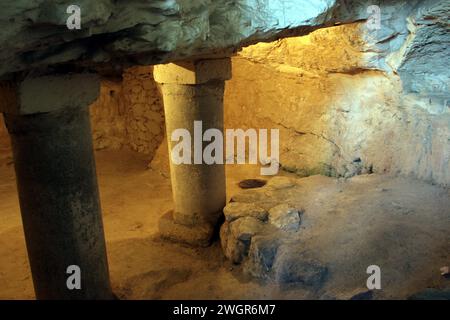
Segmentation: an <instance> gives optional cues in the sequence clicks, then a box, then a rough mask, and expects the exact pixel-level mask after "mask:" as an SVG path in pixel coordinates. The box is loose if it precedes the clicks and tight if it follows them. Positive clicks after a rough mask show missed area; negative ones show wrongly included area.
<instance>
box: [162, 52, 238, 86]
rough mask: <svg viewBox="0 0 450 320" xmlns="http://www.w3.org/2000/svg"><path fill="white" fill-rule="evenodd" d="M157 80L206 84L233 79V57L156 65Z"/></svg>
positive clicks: (185, 83)
mask: <svg viewBox="0 0 450 320" xmlns="http://www.w3.org/2000/svg"><path fill="white" fill-rule="evenodd" d="M153 75H154V78H155V81H156V82H158V83H160V84H182V85H183V84H184V85H195V84H205V83H207V82H210V81H215V80H219V81H225V80H230V79H231V59H230V58H222V59H208V60H196V61H181V62H176V63H168V64H161V65H156V66H155V67H154V69H153Z"/></svg>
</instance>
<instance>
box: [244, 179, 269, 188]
mask: <svg viewBox="0 0 450 320" xmlns="http://www.w3.org/2000/svg"><path fill="white" fill-rule="evenodd" d="M266 183H267V181H266V180H262V179H246V180H242V181H241V182H239V187H240V188H241V189H256V188H261V187H264V186H265V185H266Z"/></svg>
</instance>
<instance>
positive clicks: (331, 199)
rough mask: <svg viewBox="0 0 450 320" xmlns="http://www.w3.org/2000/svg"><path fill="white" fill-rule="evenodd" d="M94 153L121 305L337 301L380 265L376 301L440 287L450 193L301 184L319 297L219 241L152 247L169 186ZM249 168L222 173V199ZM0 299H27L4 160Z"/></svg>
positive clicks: (29, 290) (414, 186)
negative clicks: (236, 256) (243, 259)
mask: <svg viewBox="0 0 450 320" xmlns="http://www.w3.org/2000/svg"><path fill="white" fill-rule="evenodd" d="M96 156H97V171H98V178H99V185H100V193H101V201H102V209H103V220H104V225H105V236H106V240H107V250H108V259H109V266H110V273H111V282H112V286H113V290H114V292H115V294H116V295H117V296H118V297H119V298H121V299H305V298H322V299H335V298H339V299H346V298H350V297H351V296H353V295H354V294H356V293H359V292H363V291H365V290H367V289H366V288H365V284H366V279H367V277H368V276H369V275H367V274H366V268H367V266H368V265H372V264H376V265H379V266H380V267H381V268H382V290H380V291H379V292H377V293H376V296H375V297H376V298H379V299H383V298H395V299H403V298H406V297H408V296H410V295H411V294H413V293H415V292H418V291H421V290H423V289H425V288H427V287H433V288H441V289H442V288H446V287H447V288H448V286H449V280H448V279H445V278H444V277H442V276H441V275H440V271H439V269H440V268H441V267H443V266H448V265H449V264H450V232H449V231H450V191H449V190H448V189H443V188H439V187H437V186H432V185H429V184H426V183H424V182H420V181H417V180H414V179H407V178H393V177H387V176H378V175H370V176H360V177H356V178H353V179H350V180H339V179H332V178H327V177H321V176H314V177H309V178H305V179H302V180H303V181H304V182H302V183H304V193H302V194H301V195H299V197H301V198H302V199H304V202H305V210H306V212H308V217H309V222H308V223H309V224H310V226H313V227H309V228H308V227H307V226H306V228H304V231H301V232H303V234H302V235H301V237H300V241H302V242H303V243H304V246H305V248H308V249H311V250H315V252H317V253H318V255H319V256H320V258H321V260H322V261H326V263H327V264H328V266H329V269H330V278H329V279H328V281H327V283H326V285H325V286H324V288H323V289H322V290H321V291H320V292H308V290H306V289H304V288H302V287H300V286H294V287H289V288H283V287H280V286H279V285H277V284H275V283H271V282H262V281H259V280H255V279H252V278H250V277H248V276H245V275H244V274H243V273H242V272H241V268H240V267H239V266H234V265H232V264H231V263H229V262H228V261H227V260H226V259H225V258H224V256H223V255H222V252H221V248H220V245H219V243H217V242H216V243H214V244H213V245H212V246H211V247H209V248H206V249H194V248H189V247H186V246H182V245H178V244H173V243H167V242H164V241H161V240H159V238H158V235H157V231H158V230H157V225H158V219H159V217H160V216H162V215H163V214H164V213H165V212H167V211H168V210H170V209H171V207H172V200H171V191H170V180H169V179H167V177H165V176H164V175H161V174H160V172H158V171H155V170H149V169H147V161H146V157H145V156H143V155H140V154H137V153H134V152H128V151H120V152H113V151H101V152H98V153H97V154H96ZM257 176H258V175H257V171H256V170H255V168H254V167H252V168H248V167H245V166H244V167H242V166H239V167H228V168H227V192H228V197H230V196H231V195H232V194H234V193H236V192H238V191H239V188H238V186H237V182H238V181H240V180H241V179H247V178H255V177H257ZM0 261H1V262H0V299H33V298H34V293H33V285H32V280H31V274H30V269H29V265H28V260H27V255H26V249H25V241H24V237H23V231H22V225H21V219H20V211H19V205H18V199H17V193H16V187H15V178H14V170H13V166H12V164H11V160H10V159H9V158H3V159H1V165H0Z"/></svg>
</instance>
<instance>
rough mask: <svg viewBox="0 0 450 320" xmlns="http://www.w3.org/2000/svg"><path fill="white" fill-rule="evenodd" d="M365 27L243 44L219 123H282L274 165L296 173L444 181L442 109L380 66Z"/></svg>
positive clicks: (446, 138)
mask: <svg viewBox="0 0 450 320" xmlns="http://www.w3.org/2000/svg"><path fill="white" fill-rule="evenodd" d="M364 27H365V26H364V25H362V24H351V25H343V26H338V27H333V28H328V29H321V30H317V31H315V32H313V33H312V34H310V35H309V36H305V37H298V38H287V39H283V40H279V41H276V42H272V43H267V44H258V45H255V46H251V47H248V48H245V49H244V50H243V51H242V52H240V53H239V55H238V57H236V58H235V59H234V60H233V79H232V80H231V81H229V82H228V83H227V88H226V98H225V104H226V106H225V110H226V115H225V118H226V126H227V127H231V128H240V127H243V128H280V130H281V131H280V145H281V150H280V151H281V160H280V161H281V164H282V166H283V168H284V169H285V170H288V171H293V172H296V173H298V174H300V175H309V174H315V173H322V174H327V175H335V176H344V177H348V176H352V175H354V174H359V173H366V172H380V173H384V172H386V173H394V174H402V175H412V176H415V177H418V178H420V179H424V180H427V181H430V182H434V183H439V184H446V185H450V162H449V159H450V110H449V108H448V107H447V106H446V105H443V104H442V101H441V100H439V99H436V100H435V99H434V96H433V95H432V94H430V97H429V98H428V97H426V94H425V96H424V94H423V92H422V93H421V94H420V95H418V94H415V93H411V92H408V91H407V90H405V88H404V81H403V80H404V79H402V78H400V77H399V76H398V75H397V74H396V73H395V72H389V71H388V70H385V69H383V67H384V65H383V64H382V63H381V62H382V61H378V62H380V63H379V65H377V63H376V62H377V61H376V59H374V53H373V52H374V50H373V47H372V48H371V47H369V45H371V44H369V43H368V42H367V41H366V40H365V39H364V32H365V30H364ZM423 49H424V48H423ZM425 49H426V48H425ZM375 58H376V56H375ZM381 59H382V58H380V60H381ZM374 62H375V63H374ZM379 66H383V67H379ZM244 88H245V89H244ZM447 94H448V92H447Z"/></svg>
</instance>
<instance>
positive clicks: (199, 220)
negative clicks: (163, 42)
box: [154, 58, 231, 246]
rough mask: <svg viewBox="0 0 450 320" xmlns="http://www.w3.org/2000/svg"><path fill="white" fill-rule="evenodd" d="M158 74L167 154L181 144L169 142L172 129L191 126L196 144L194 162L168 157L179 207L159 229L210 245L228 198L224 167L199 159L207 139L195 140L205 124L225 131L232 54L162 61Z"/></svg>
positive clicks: (178, 238)
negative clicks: (196, 126)
mask: <svg viewBox="0 0 450 320" xmlns="http://www.w3.org/2000/svg"><path fill="white" fill-rule="evenodd" d="M154 77H155V80H156V82H158V83H159V84H160V88H161V91H162V94H163V99H164V111H165V119H166V130H167V140H168V145H169V158H171V157H170V153H171V151H172V150H173V148H174V146H175V145H177V144H178V142H177V141H171V135H172V133H173V132H174V130H176V129H187V130H188V131H189V133H190V136H191V144H192V148H191V164H175V163H174V162H173V161H172V159H170V174H171V182H172V192H173V199H174V203H175V208H174V210H173V211H172V212H169V213H168V214H166V215H165V216H164V217H163V218H162V219H161V221H160V232H161V235H162V236H163V237H164V238H168V239H171V240H175V241H178V242H185V243H188V244H191V245H200V246H207V245H208V244H209V243H210V241H211V238H212V236H213V233H214V228H215V226H216V224H217V222H218V219H219V218H220V216H221V215H222V210H223V208H224V206H225V202H226V193H225V167H224V165H223V164H210V165H208V164H205V163H204V162H201V163H199V160H201V158H200V156H201V155H200V154H199V150H200V152H202V151H203V147H204V146H205V143H200V144H198V143H197V146H195V144H196V142H195V141H196V140H197V141H198V139H201V137H202V135H203V132H205V131H206V130H207V129H218V130H220V131H221V132H222V134H223V126H224V124H223V95H224V87H225V80H228V79H230V78H231V64H230V59H228V58H227V59H215V60H201V61H194V62H182V63H177V64H167V65H158V66H155V68H154ZM195 121H201V125H202V131H203V132H195V130H194V122H195ZM197 131H198V129H197ZM199 135H200V137H199ZM195 150H197V157H196V155H195V152H194V151H195Z"/></svg>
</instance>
